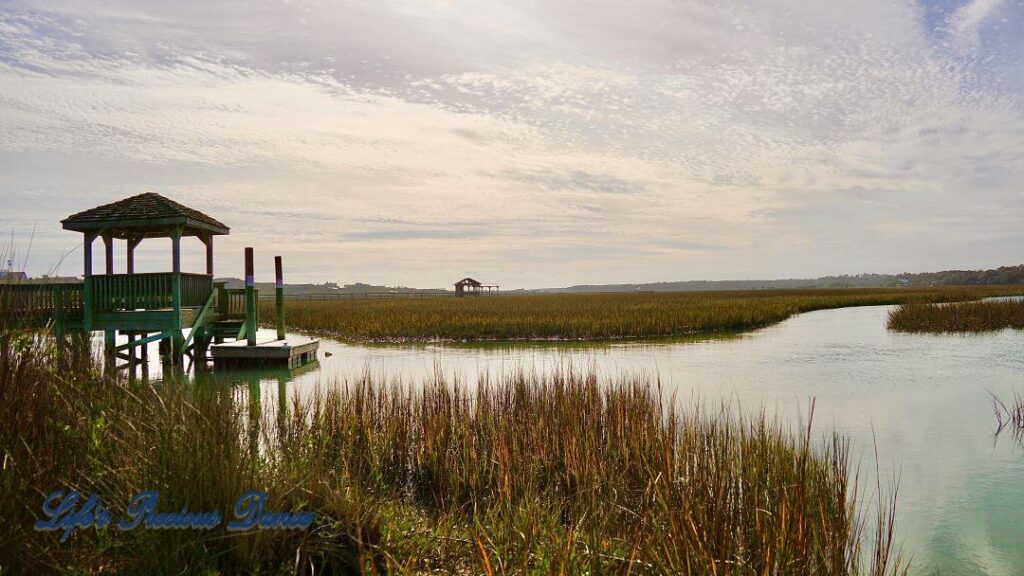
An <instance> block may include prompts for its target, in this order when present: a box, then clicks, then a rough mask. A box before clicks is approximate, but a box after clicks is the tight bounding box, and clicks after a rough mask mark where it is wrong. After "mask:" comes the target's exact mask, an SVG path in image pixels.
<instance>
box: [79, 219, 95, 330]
mask: <svg viewBox="0 0 1024 576" xmlns="http://www.w3.org/2000/svg"><path fill="white" fill-rule="evenodd" d="M95 240H96V233H95V232H86V233H85V240H84V241H83V242H82V252H83V260H84V265H83V272H82V276H83V278H84V282H83V283H82V323H83V325H84V326H83V327H84V328H85V331H86V332H87V333H88V332H89V331H91V330H92V243H93V241H95Z"/></svg>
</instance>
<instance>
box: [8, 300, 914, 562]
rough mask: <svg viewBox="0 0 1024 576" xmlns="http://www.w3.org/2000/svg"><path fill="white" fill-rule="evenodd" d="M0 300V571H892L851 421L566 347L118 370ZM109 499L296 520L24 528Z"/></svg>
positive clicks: (887, 503)
mask: <svg viewBox="0 0 1024 576" xmlns="http://www.w3.org/2000/svg"><path fill="white" fill-rule="evenodd" d="M4 318H5V317H4V316H3V315H0V450H2V458H0V462H2V465H0V494H2V495H3V497H2V498H0V517H2V518H3V519H4V521H3V522H0V572H2V573H4V574H8V573H10V574H21V573H31V574H36V573H66V574H86V573H126V574H183V573H200V574H203V573H205V574H237V573H252V574H294V573H302V574H359V573H375V574H383V573H392V574H424V573H428V572H431V573H445V574H525V573H531V574H533V573H560V574H666V573H672V574H726V575H728V574H761V573H771V574H828V575H836V574H840V575H841V574H872V575H881V574H892V573H897V572H899V571H900V570H901V569H902V559H901V557H900V555H899V553H898V551H896V549H895V547H894V537H893V532H892V527H893V522H894V510H895V508H894V507H895V495H894V494H889V496H884V495H879V499H880V501H881V502H882V504H881V506H880V507H879V509H878V510H877V511H873V508H872V507H869V506H868V505H867V504H866V503H865V501H864V500H863V499H862V492H863V490H861V489H860V488H858V485H857V473H856V472H855V471H854V470H853V469H852V467H851V459H850V447H849V444H848V441H847V440H846V439H844V438H842V437H840V436H837V435H830V436H827V437H825V438H820V437H818V436H817V435H815V434H812V433H811V432H810V430H811V427H810V423H809V422H808V423H807V425H806V426H803V427H793V426H790V425H787V424H785V423H783V422H781V421H778V420H774V419H771V418H769V417H767V416H766V415H765V414H763V413H754V414H753V415H749V414H744V413H741V412H740V411H739V410H735V409H732V408H730V407H728V406H726V407H721V408H718V409H714V410H709V409H704V408H700V407H689V408H687V407H681V406H679V405H677V404H676V403H675V402H674V401H673V399H671V398H665V397H664V396H663V395H662V393H661V391H660V387H659V385H658V383H657V381H652V380H650V379H646V378H633V379H621V380H617V381H614V382H611V381H599V380H598V379H597V378H596V377H595V376H594V375H593V374H587V373H577V372H574V371H572V370H569V369H565V370H562V371H556V372H552V373H545V374H528V373H521V372H519V373H507V374H504V375H502V376H490V377H488V376H481V377H480V379H479V380H478V381H474V382H472V383H471V384H467V383H462V382H448V381H444V380H443V379H441V378H437V379H435V380H432V381H429V382H425V383H422V385H420V386H416V387H412V386H400V385H394V384H386V383H384V382H382V381H381V380H379V379H375V378H372V377H370V376H365V377H363V378H361V379H358V380H355V381H350V382H337V383H335V385H334V386H333V387H332V388H331V389H330V390H329V391H327V392H323V393H318V394H313V395H311V396H309V397H306V398H298V397H295V398H293V400H292V401H291V403H290V405H288V406H287V410H285V411H282V412H280V413H276V414H275V413H274V411H273V410H259V409H258V408H259V405H260V402H259V400H260V399H259V398H258V397H255V396H253V395H252V394H254V393H258V387H255V388H253V389H251V390H250V391H247V390H246V389H244V388H232V387H226V386H221V385H219V384H217V383H216V382H212V383H211V382H209V381H207V380H205V379H204V380H202V381H200V380H196V381H195V382H190V381H187V380H177V379H169V380H164V381H157V382H144V381H129V380H127V379H125V378H122V377H120V376H117V375H111V374H104V373H102V372H101V371H100V370H99V369H98V366H99V365H100V363H99V362H97V359H96V358H94V357H93V353H92V351H91V350H90V348H89V346H88V343H87V342H79V343H77V344H75V345H73V346H72V347H71V348H70V349H68V350H66V351H64V353H63V354H58V353H57V351H56V350H55V349H54V348H53V346H52V340H51V339H50V338H49V337H48V336H47V335H46V334H45V333H40V332H32V331H25V330H18V329H17V328H18V327H17V326H14V325H11V324H9V323H7V320H5V319H4ZM56 489H65V490H67V489H76V490H79V491H80V492H82V493H83V494H96V495H98V496H99V497H100V498H101V499H102V500H103V501H104V502H106V503H107V505H108V506H109V507H110V508H111V510H112V512H113V514H114V515H115V517H117V516H119V515H121V514H123V513H124V507H125V504H126V503H127V502H128V500H129V499H130V497H131V496H133V495H135V494H136V493H138V492H140V491H143V490H150V489H156V490H160V491H161V500H160V507H159V509H160V510H161V511H174V510H180V509H181V508H182V507H187V508H188V510H190V511H207V510H220V511H221V512H222V513H223V514H225V516H228V515H229V514H230V512H231V510H232V508H233V505H234V503H235V500H236V499H237V498H238V496H239V495H240V494H242V493H243V492H245V491H247V490H251V489H258V490H262V491H266V492H267V493H268V494H269V498H270V508H271V509H273V510H284V511H294V510H309V511H313V512H314V513H315V514H316V516H317V520H316V522H315V523H314V526H313V527H312V529H310V530H308V531H303V532H284V531H254V532H249V533H228V532H226V531H224V530H223V529H215V530H211V531H197V530H186V531H167V530H144V529H137V530H134V531H131V532H120V531H117V530H116V529H112V528H108V529H107V530H102V531H96V530H92V529H89V530H78V531H76V532H75V533H74V534H73V535H72V536H71V538H70V539H69V540H68V541H67V542H66V543H63V544H61V543H59V541H58V540H59V536H58V535H57V534H54V533H42V532H36V531H34V530H33V529H32V526H33V522H34V521H35V520H36V519H38V518H40V516H41V513H40V510H41V504H42V502H43V498H44V497H45V495H46V494H48V493H49V492H50V491H52V490H56Z"/></svg>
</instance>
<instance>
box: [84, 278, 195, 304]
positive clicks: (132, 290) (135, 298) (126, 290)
mask: <svg viewBox="0 0 1024 576" xmlns="http://www.w3.org/2000/svg"><path fill="white" fill-rule="evenodd" d="M88 281H89V282H90V290H91V292H92V297H91V300H92V311H93V312H94V313H95V312H112V311H120V310H160V309H166V308H173V307H174V273H173V272H158V273H152V274H104V275H98V276H92V277H90V278H89V280H88ZM180 287H181V307H182V308H189V307H199V306H202V305H204V304H206V300H207V299H208V298H209V297H210V292H212V291H213V277H212V276H208V275H206V274H181V281H180Z"/></svg>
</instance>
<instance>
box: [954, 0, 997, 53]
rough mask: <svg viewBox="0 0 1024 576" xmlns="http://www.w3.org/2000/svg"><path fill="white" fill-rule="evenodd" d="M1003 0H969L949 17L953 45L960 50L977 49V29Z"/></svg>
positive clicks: (995, 10)
mask: <svg viewBox="0 0 1024 576" xmlns="http://www.w3.org/2000/svg"><path fill="white" fill-rule="evenodd" d="M1002 4H1003V0H970V1H969V2H968V3H967V4H964V5H963V6H961V7H960V8H957V10H956V11H955V12H953V14H952V15H950V17H949V23H948V24H949V34H950V36H951V37H952V40H953V45H954V46H955V47H956V48H957V49H958V50H960V51H961V52H969V51H972V50H975V49H977V47H978V45H979V43H980V35H979V29H980V28H981V25H982V24H983V23H984V22H985V20H986V19H988V18H990V17H991V16H992V15H993V13H995V12H997V11H998V10H999V8H1000V7H1001V6H1002Z"/></svg>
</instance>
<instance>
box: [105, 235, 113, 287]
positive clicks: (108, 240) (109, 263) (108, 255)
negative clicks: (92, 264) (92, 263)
mask: <svg viewBox="0 0 1024 576" xmlns="http://www.w3.org/2000/svg"><path fill="white" fill-rule="evenodd" d="M103 255H104V261H105V262H106V274H107V275H108V276H109V275H111V274H113V273H114V237H113V236H111V235H110V232H109V231H108V232H104V233H103Z"/></svg>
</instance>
